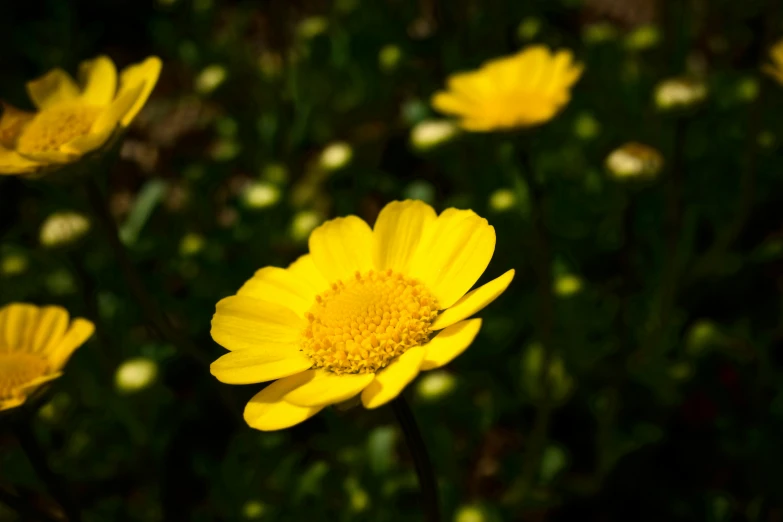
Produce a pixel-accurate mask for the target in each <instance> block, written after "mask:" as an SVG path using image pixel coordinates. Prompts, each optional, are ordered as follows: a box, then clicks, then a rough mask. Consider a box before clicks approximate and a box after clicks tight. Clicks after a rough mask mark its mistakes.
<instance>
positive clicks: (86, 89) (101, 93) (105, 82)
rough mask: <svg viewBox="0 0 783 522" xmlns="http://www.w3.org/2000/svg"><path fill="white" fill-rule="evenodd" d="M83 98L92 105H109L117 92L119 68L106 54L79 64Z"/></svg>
mask: <svg viewBox="0 0 783 522" xmlns="http://www.w3.org/2000/svg"><path fill="white" fill-rule="evenodd" d="M79 83H80V84H81V86H82V94H81V98H82V100H84V102H85V103H89V104H90V105H108V104H109V103H111V101H112V100H113V99H114V95H115V94H116V92H117V68H116V67H114V62H112V61H111V60H110V59H109V58H107V57H106V56H98V57H97V58H95V59H94V60H88V61H85V62H82V63H81V65H80V66H79Z"/></svg>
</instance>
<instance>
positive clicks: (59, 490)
mask: <svg viewBox="0 0 783 522" xmlns="http://www.w3.org/2000/svg"><path fill="white" fill-rule="evenodd" d="M14 430H15V434H16V439H17V440H18V441H19V445H20V446H21V447H22V450H24V452H25V454H26V455H27V460H29V461H30V464H31V465H32V466H33V469H34V470H35V472H36V473H37V474H38V477H39V478H40V479H41V480H42V481H43V482H44V484H46V489H47V490H49V493H50V494H51V495H52V497H54V499H55V500H56V501H57V503H58V504H60V507H62V509H63V512H64V513H65V515H66V516H67V517H68V521H69V522H79V521H80V520H81V514H80V509H79V507H78V505H77V504H76V503H75V502H74V501H73V498H72V497H71V495H70V493H69V492H68V488H67V487H66V486H65V482H64V481H63V479H62V477H60V476H59V475H57V474H56V473H55V472H53V471H52V469H51V468H50V467H49V464H48V462H47V460H46V455H45V453H44V450H43V448H41V445H40V444H39V443H38V439H37V438H36V436H35V434H34V433H33V430H32V429H30V425H29V419H22V420H21V421H20V422H17V423H15V424H14Z"/></svg>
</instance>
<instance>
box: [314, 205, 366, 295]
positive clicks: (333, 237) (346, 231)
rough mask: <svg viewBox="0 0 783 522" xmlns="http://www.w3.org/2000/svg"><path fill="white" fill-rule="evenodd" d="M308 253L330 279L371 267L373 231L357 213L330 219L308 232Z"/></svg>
mask: <svg viewBox="0 0 783 522" xmlns="http://www.w3.org/2000/svg"><path fill="white" fill-rule="evenodd" d="M309 246H310V255H311V256H312V257H313V262H314V263H315V266H316V267H318V270H319V272H321V274H322V275H323V276H324V278H325V279H326V280H327V281H329V282H330V283H331V282H334V281H337V280H338V279H346V278H349V277H353V275H354V274H355V273H356V272H357V271H359V272H366V271H368V270H370V269H371V268H373V264H372V230H371V229H370V226H369V225H368V224H367V223H365V222H364V221H363V220H361V219H359V218H358V217H356V216H348V217H344V218H337V219H332V220H329V221H327V222H326V223H324V224H323V225H321V226H319V227H318V228H316V229H315V230H313V232H312V234H310V242H309Z"/></svg>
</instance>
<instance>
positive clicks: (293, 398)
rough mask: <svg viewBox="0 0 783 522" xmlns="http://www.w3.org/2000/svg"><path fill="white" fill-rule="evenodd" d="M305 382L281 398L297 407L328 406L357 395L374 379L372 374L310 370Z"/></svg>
mask: <svg viewBox="0 0 783 522" xmlns="http://www.w3.org/2000/svg"><path fill="white" fill-rule="evenodd" d="M306 373H307V374H308V377H307V381H306V382H304V383H302V384H301V385H300V386H298V387H297V388H295V389H293V390H291V391H290V392H288V393H287V394H286V395H285V397H283V398H284V399H285V400H286V402H290V403H291V404H296V405H297V406H308V407H312V406H328V405H329V404H335V403H337V402H342V401H344V400H347V399H350V398H351V397H354V396H356V395H358V394H359V392H361V391H362V390H363V389H364V388H366V387H367V385H368V384H370V383H371V382H372V381H373V379H374V378H375V374H374V373H356V374H342V375H337V374H336V373H332V372H328V371H326V370H310V371H308V372H306Z"/></svg>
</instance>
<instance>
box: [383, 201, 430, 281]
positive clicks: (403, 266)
mask: <svg viewBox="0 0 783 522" xmlns="http://www.w3.org/2000/svg"><path fill="white" fill-rule="evenodd" d="M436 218H437V215H436V214H435V211H434V210H433V209H432V207H431V206H429V205H427V204H426V203H424V202H423V201H414V200H406V201H393V202H391V203H389V204H388V205H386V206H385V207H384V208H383V210H381V213H380V214H379V215H378V220H377V221H376V222H375V229H374V231H373V236H374V249H373V259H374V262H375V267H376V268H378V269H380V270H385V269H387V268H391V269H392V270H395V271H397V272H401V273H405V272H406V271H407V269H408V264H409V262H410V260H411V258H412V257H413V254H414V253H415V252H416V249H417V248H418V246H419V241H420V240H421V235H422V231H423V230H424V229H425V228H426V227H427V226H429V225H430V224H432V223H433V222H434V221H435V219H436Z"/></svg>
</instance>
